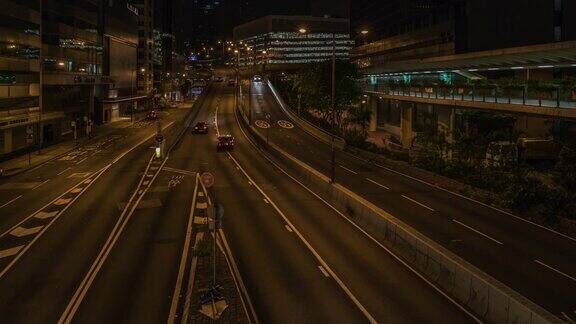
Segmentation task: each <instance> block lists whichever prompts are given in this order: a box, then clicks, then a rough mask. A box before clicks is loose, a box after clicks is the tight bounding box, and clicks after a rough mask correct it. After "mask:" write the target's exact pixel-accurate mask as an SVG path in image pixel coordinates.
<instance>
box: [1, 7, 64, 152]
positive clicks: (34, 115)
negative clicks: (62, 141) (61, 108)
mask: <svg viewBox="0 0 576 324" xmlns="http://www.w3.org/2000/svg"><path fill="white" fill-rule="evenodd" d="M0 7H1V8H2V12H1V13H0V17H1V18H0V157H1V156H5V155H8V154H10V153H13V152H17V151H19V150H24V149H26V148H28V147H30V146H33V145H35V144H36V143H37V142H38V140H39V138H38V137H39V136H38V134H39V130H40V128H39V118H40V113H39V112H40V109H39V107H40V106H39V96H40V75H39V71H40V64H39V55H40V46H41V45H40V42H41V41H40V19H41V15H40V2H39V1H26V2H24V3H22V2H21V1H18V0H14V1H11V0H0ZM52 117H54V116H53V115H49V116H45V118H52ZM27 137H29V138H30V139H28V140H27Z"/></svg>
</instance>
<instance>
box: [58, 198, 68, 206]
mask: <svg viewBox="0 0 576 324" xmlns="http://www.w3.org/2000/svg"><path fill="white" fill-rule="evenodd" d="M71 201H72V198H60V199H58V200H56V201H55V202H54V205H56V206H62V205H67V204H68V203H70V202H71Z"/></svg>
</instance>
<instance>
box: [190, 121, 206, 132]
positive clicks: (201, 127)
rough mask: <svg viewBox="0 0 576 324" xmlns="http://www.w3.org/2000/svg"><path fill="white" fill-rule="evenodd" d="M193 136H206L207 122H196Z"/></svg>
mask: <svg viewBox="0 0 576 324" xmlns="http://www.w3.org/2000/svg"><path fill="white" fill-rule="evenodd" d="M193 132H194V134H208V123H207V122H203V121H201V122H197V123H196V125H194V129H193Z"/></svg>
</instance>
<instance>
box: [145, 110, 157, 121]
mask: <svg viewBox="0 0 576 324" xmlns="http://www.w3.org/2000/svg"><path fill="white" fill-rule="evenodd" d="M146 118H147V119H158V113H157V112H156V110H150V112H149V113H148V115H147V116H146Z"/></svg>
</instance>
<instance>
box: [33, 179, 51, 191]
mask: <svg viewBox="0 0 576 324" xmlns="http://www.w3.org/2000/svg"><path fill="white" fill-rule="evenodd" d="M49 181H50V179H48V180H45V181H44V182H42V183H40V184H39V185H37V186H36V187H34V188H32V190H35V189H37V188H39V187H40V186H42V185H43V184H45V183H47V182H49Z"/></svg>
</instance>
